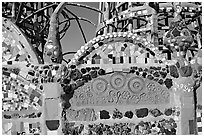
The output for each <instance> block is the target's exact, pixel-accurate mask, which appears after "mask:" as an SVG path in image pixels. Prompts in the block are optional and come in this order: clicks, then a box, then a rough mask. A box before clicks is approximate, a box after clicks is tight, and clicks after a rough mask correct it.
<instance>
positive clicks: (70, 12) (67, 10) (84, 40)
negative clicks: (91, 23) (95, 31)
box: [64, 7, 87, 43]
mask: <svg viewBox="0 0 204 137" xmlns="http://www.w3.org/2000/svg"><path fill="white" fill-rule="evenodd" d="M64 9H65V10H66V11H67V12H69V13H70V14H71V15H72V16H74V17H75V18H76V21H77V24H78V26H79V29H80V31H81V33H82V36H83V38H84V42H85V43H87V40H86V36H85V34H84V31H83V29H82V27H81V24H80V22H79V19H78V17H77V16H76V15H75V14H74V13H73V12H71V11H70V10H68V9H67V8H66V7H65V8H64Z"/></svg>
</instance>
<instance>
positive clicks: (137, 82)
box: [128, 77, 145, 93]
mask: <svg viewBox="0 0 204 137" xmlns="http://www.w3.org/2000/svg"><path fill="white" fill-rule="evenodd" d="M144 87H145V82H144V80H143V79H141V78H139V77H133V78H131V79H130V80H129V82H128V88H129V90H130V91H131V92H132V93H140V92H141V91H142V89H143V88H144Z"/></svg>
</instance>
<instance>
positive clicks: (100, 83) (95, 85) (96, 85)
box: [92, 78, 108, 94]
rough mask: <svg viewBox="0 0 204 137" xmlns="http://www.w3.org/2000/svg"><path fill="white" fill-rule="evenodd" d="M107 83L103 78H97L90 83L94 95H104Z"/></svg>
mask: <svg viewBox="0 0 204 137" xmlns="http://www.w3.org/2000/svg"><path fill="white" fill-rule="evenodd" d="M107 85H108V82H107V81H106V80H105V79H103V78H98V79H96V80H94V81H93V82H92V90H93V91H94V92H95V93H96V94H100V93H104V92H105V91H106V89H107Z"/></svg>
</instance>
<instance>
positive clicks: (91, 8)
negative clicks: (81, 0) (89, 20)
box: [67, 3, 103, 14]
mask: <svg viewBox="0 0 204 137" xmlns="http://www.w3.org/2000/svg"><path fill="white" fill-rule="evenodd" d="M67 5H70V6H77V7H81V8H86V9H90V10H93V11H96V12H99V13H101V14H103V12H102V11H100V10H99V9H96V8H93V7H89V6H87V5H82V4H78V3H67Z"/></svg>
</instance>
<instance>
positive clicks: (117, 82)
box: [110, 73, 125, 89]
mask: <svg viewBox="0 0 204 137" xmlns="http://www.w3.org/2000/svg"><path fill="white" fill-rule="evenodd" d="M110 84H111V86H112V87H113V88H114V89H121V88H122V87H123V86H124V85H125V76H124V75H123V74H121V73H115V74H113V75H112V76H111V80H110Z"/></svg>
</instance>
